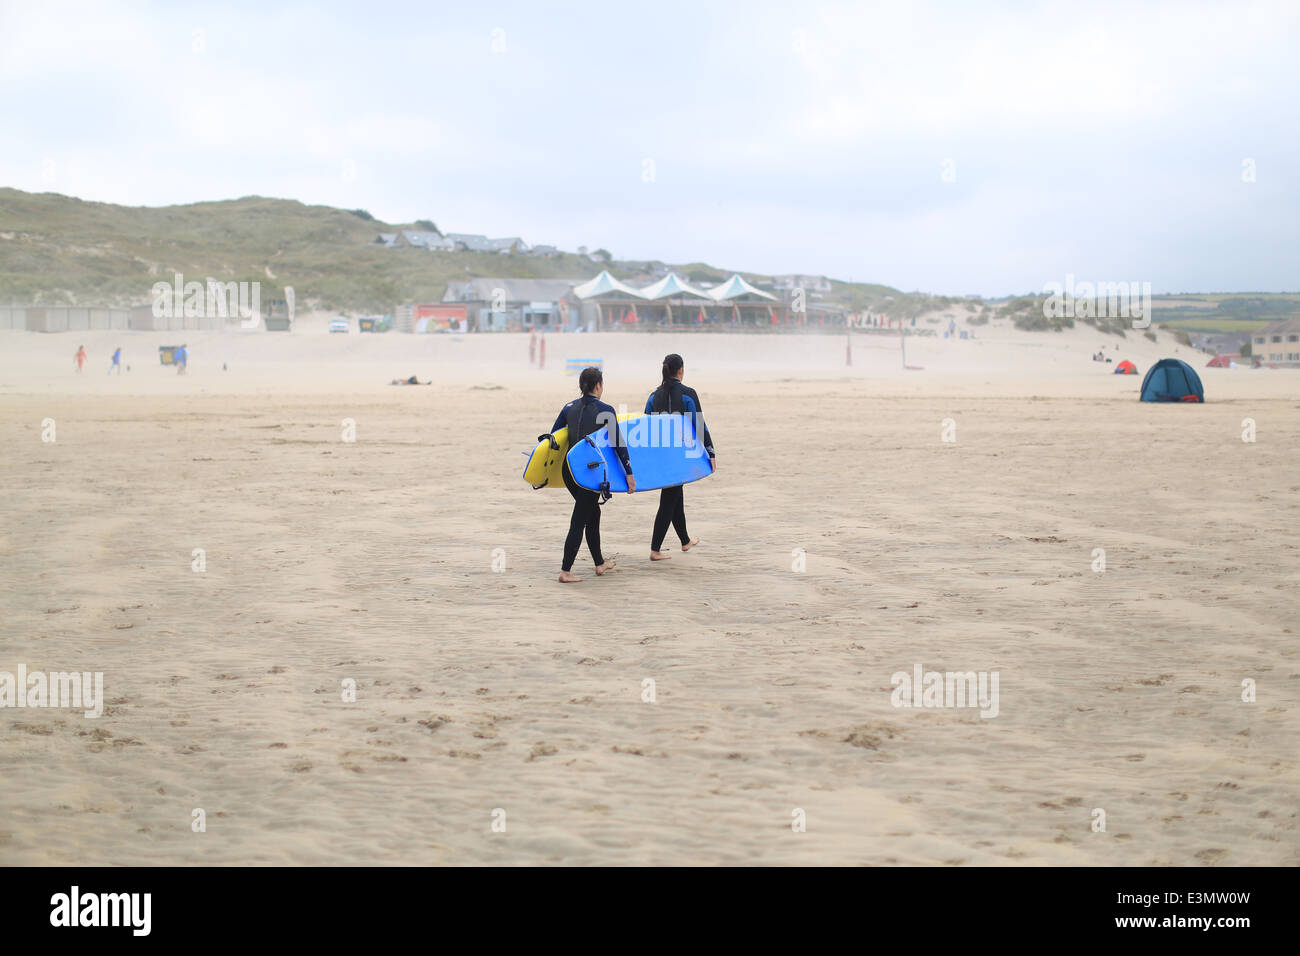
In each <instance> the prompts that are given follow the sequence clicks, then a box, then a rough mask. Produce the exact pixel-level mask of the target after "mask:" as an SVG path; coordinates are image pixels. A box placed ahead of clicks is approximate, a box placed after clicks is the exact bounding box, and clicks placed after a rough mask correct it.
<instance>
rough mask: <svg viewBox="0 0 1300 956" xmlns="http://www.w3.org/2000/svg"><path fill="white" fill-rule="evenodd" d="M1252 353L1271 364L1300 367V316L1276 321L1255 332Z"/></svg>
mask: <svg viewBox="0 0 1300 956" xmlns="http://www.w3.org/2000/svg"><path fill="white" fill-rule="evenodd" d="M1250 354H1251V355H1252V356H1254V357H1256V358H1259V359H1261V360H1263V361H1265V362H1268V363H1269V364H1270V365H1277V366H1289V367H1292V368H1300V318H1293V319H1287V320H1286V321H1285V322H1274V323H1273V324H1272V325H1266V326H1265V327H1264V328H1262V329H1260V330H1259V331H1258V332H1256V333H1254V335H1252V336H1251V340H1250Z"/></svg>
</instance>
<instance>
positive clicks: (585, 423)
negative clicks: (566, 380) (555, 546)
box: [543, 339, 636, 584]
mask: <svg viewBox="0 0 1300 956" xmlns="http://www.w3.org/2000/svg"><path fill="white" fill-rule="evenodd" d="M543 341H545V340H544V339H543ZM578 388H579V390H580V391H581V392H582V397H581V398H576V399H574V400H573V401H571V402H569V404H567V405H565V406H564V407H563V408H561V409H560V414H559V415H558V416H556V419H555V424H554V425H552V426H551V432H552V433H555V432H558V431H559V430H560V429H561V428H568V430H569V447H570V448H572V447H573V446H574V445H576V444H577V443H578V442H580V441H582V439H584V438H586V437H587V436H588V435H591V434H593V433H595V432H597V431H599V430H600V429H601V428H602V427H603V426H605V425H607V424H608V425H610V430H611V432H613V433H614V434H613V435H612V436H611V442H610V444H611V445H612V446H613V448H614V451H615V453H616V454H617V455H618V460H619V461H620V462H621V463H622V465H623V470H624V471H626V472H627V493H628V494H629V495H630V494H631V493H632V492H634V491H636V479H635V478H633V477H632V462H631V461H630V460H629V459H628V455H627V442H626V441H625V440H624V436H623V430H622V428H620V427H619V425H618V424H617V414H616V413H615V411H614V408H613V406H611V405H606V404H605V403H604V402H602V401H601V400H600V396H601V395H602V394H604V392H605V376H604V373H602V372H601V370H600V369H598V368H596V367H594V366H592V367H589V368H584V369H583V370H582V374H580V375H579V376H578ZM562 467H563V471H562V474H563V475H564V487H566V488H568V489H569V494H571V495H573V515H572V516H571V517H570V518H569V536H568V537H567V538H565V539H564V561H563V563H562V564H561V565H560V583H561V584H577V583H578V582H579V581H581V580H582V578H580V577H577V576H576V575H575V574H574V573H573V562H574V561H575V560H576V559H577V557H578V549H579V548H580V547H582V537H583V534H584V533H585V534H586V536H587V548H588V549H589V550H590V551H591V560H592V562H593V563H594V564H595V565H596V574H597V575H601V574H604V573H605V572H606V571H610V570H613V568H614V562H613V561H606V560H605V556H604V554H602V553H601V550H600V493H599V492H596V491H588V490H587V489H586V488H583V487H581V486H580V485H579V484H578V483H577V482H576V481H574V480H573V473H572V472H571V471H569V460H568V457H567V456H566V457H565V460H564V465H563V466H562Z"/></svg>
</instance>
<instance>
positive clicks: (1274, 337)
mask: <svg viewBox="0 0 1300 956" xmlns="http://www.w3.org/2000/svg"><path fill="white" fill-rule="evenodd" d="M1273 341H1274V342H1281V341H1282V336H1280V335H1275V336H1273Z"/></svg>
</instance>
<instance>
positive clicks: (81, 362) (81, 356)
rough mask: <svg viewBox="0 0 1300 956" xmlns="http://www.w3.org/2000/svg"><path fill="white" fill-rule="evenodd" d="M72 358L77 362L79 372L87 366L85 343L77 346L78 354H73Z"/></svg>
mask: <svg viewBox="0 0 1300 956" xmlns="http://www.w3.org/2000/svg"><path fill="white" fill-rule="evenodd" d="M72 360H73V361H74V362H76V363H77V372H78V373H80V372H81V370H82V369H83V368H85V367H86V347H85V346H84V345H78V346H77V354H76V355H74V356H72Z"/></svg>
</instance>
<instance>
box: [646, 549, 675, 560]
mask: <svg viewBox="0 0 1300 956" xmlns="http://www.w3.org/2000/svg"><path fill="white" fill-rule="evenodd" d="M670 559H671V555H667V554H664V553H663V552H662V551H651V552H650V560H651V561H668V560H670Z"/></svg>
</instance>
